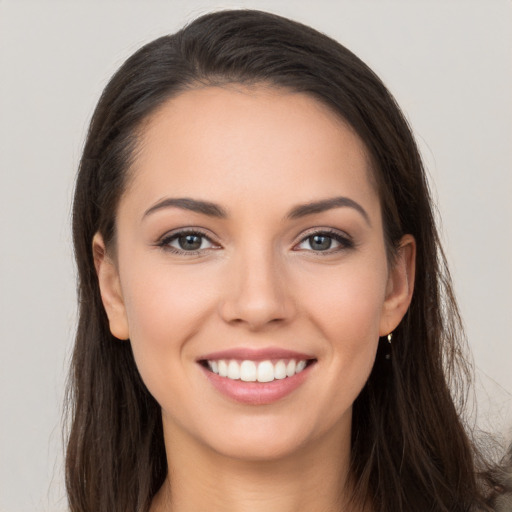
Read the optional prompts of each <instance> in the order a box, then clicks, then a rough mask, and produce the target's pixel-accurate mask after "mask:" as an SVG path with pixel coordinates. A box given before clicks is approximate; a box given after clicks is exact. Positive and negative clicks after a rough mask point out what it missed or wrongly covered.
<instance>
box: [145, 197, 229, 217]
mask: <svg viewBox="0 0 512 512" xmlns="http://www.w3.org/2000/svg"><path fill="white" fill-rule="evenodd" d="M164 208H181V209H182V210H190V211H192V212H196V213H202V214H203V215H208V216H209V217H218V218H220V219H225V218H226V217H227V216H228V215H227V213H226V210H224V209H223V208H222V207H221V206H219V205H217V204H215V203H210V202H209V201H200V200H197V199H190V198H188V197H178V198H173V197H168V198H165V199H162V200H161V201H158V203H156V204H154V205H153V206H151V207H150V208H148V209H147V210H146V211H145V212H144V215H143V218H144V217H146V216H148V215H151V214H152V213H154V212H157V211H158V210H163V209H164Z"/></svg>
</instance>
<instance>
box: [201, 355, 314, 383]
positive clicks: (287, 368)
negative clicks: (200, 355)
mask: <svg viewBox="0 0 512 512" xmlns="http://www.w3.org/2000/svg"><path fill="white" fill-rule="evenodd" d="M315 362H316V359H279V360H274V361H273V360H270V359H267V360H264V361H252V360H250V359H245V360H243V361H239V360H236V359H219V360H210V359H208V360H202V361H200V363H201V364H202V366H204V367H205V368H206V369H207V370H209V371H211V372H212V373H215V374H217V375H219V376H220V377H225V378H227V379H230V380H239V381H243V382H261V383H265V382H273V381H275V380H283V379H287V378H289V377H293V376H294V375H297V374H299V373H301V372H303V371H304V370H305V369H306V368H307V367H308V366H310V365H312V364H314V363H315Z"/></svg>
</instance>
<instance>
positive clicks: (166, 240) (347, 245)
mask: <svg viewBox="0 0 512 512" xmlns="http://www.w3.org/2000/svg"><path fill="white" fill-rule="evenodd" d="M186 236H197V237H200V238H201V239H202V240H207V241H208V242H209V243H210V244H211V245H212V247H208V248H204V249H201V248H199V249H196V250H191V251H187V250H183V249H178V248H177V247H173V246H172V245H171V243H172V242H174V241H175V240H178V239H179V238H181V237H186ZM315 236H323V237H327V238H329V239H331V240H334V241H335V242H337V243H338V244H339V246H338V247H335V248H334V249H331V248H330V247H329V248H328V249H326V250H324V251H315V250H314V249H305V251H306V252H311V253H314V254H315V255H321V256H326V255H330V254H335V253H338V252H341V251H344V250H348V249H353V248H354V247H355V244H354V241H353V240H352V239H351V238H350V237H349V236H348V235H342V234H341V233H340V232H338V231H335V230H332V229H316V230H313V231H310V232H309V233H307V234H306V235H305V236H303V237H302V238H301V240H300V241H299V243H297V244H295V245H294V247H293V250H295V251H301V250H304V249H296V248H297V247H298V246H300V245H302V244H303V243H305V242H307V241H308V240H311V239H312V238H313V237H315ZM156 245H157V246H158V247H160V248H162V249H164V250H165V251H168V252H171V253H173V254H178V255H186V256H197V255H200V254H202V253H204V251H208V250H212V249H218V248H220V246H219V245H218V244H216V243H215V242H214V241H213V240H212V239H211V238H210V237H209V236H208V235H207V234H206V233H204V232H203V231H201V230H198V229H182V230H180V231H175V232H172V233H169V234H166V235H165V236H163V237H162V238H161V239H160V240H159V241H158V242H157V244H156ZM201 245H202V242H201Z"/></svg>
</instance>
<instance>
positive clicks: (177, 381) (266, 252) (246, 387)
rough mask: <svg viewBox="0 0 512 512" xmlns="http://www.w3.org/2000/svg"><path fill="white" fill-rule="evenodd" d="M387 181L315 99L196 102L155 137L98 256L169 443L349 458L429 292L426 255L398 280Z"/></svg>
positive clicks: (167, 110)
mask: <svg viewBox="0 0 512 512" xmlns="http://www.w3.org/2000/svg"><path fill="white" fill-rule="evenodd" d="M370 175H371V170H370V168H369V163H368V158H367V156H366V154H365V148H364V146H363V144H362V142H361V140H360V139H359V138H358V137H357V136H356V135H355V134H354V132H353V131H352V130H351V129H350V128H349V127H347V125H346V124H344V123H343V122H341V121H340V119H339V118H338V117H337V116H335V115H334V114H333V113H332V112H331V111H329V110H328V109H327V108H326V107H324V106H323V105H322V104H320V103H319V102H317V101H316V100H314V99H312V98H311V97H308V96H307V95H304V94H299V93H289V92H284V91H280V90H276V89H271V88H263V87H258V88H251V89H248V88H242V87H241V86H240V87H235V86H228V87H208V88H202V89H197V90H191V91H187V92H185V93H182V94H180V95H179V96H177V97H175V98H173V99H171V100H169V101H168V102H167V103H166V104H165V105H164V106H163V107H162V108H161V109H160V110H159V111H158V112H157V113H156V114H155V115H154V116H153V117H152V118H151V119H150V120H149V122H148V123H147V124H146V125H145V127H144V128H143V134H142V137H141V144H140V150H139V151H138V152H137V156H136V159H135V163H134V165H133V168H132V175H131V179H130V181H129V184H128V188H127V191H126V192H125V193H124V195H123V197H122V199H121V202H120V205H119V209H118V216H117V239H116V251H115V257H113V258H112V259H111V258H110V257H109V256H108V254H107V253H106V252H105V250H104V247H103V242H102V240H101V237H100V236H99V235H97V236H96V237H95V240H94V251H95V255H96V264H97V269H98V275H99V280H100V285H101V290H102V296H103V301H104V304H105V307H106V310H107V313H108V316H109V320H110V326H111V330H112V332H113V334H114V335H115V336H117V337H118V338H121V339H125V338H129V339H130V343H131V344H132V347H133V353H134V357H135V361H136V364H137V367H138V369H139V371H140V374H141V376H142V378H143V380H144V382H145V384H146V386H147V388H148V389H149V391H150V392H151V394H152V395H153V396H154V397H155V399H156V400H157V401H158V403H159V404H160V406H161V408H162V417H163V424H164V430H165V434H166V440H168V439H182V440H183V439H186V440H188V441H189V442H191V443H192V444H193V445H195V446H197V447H201V449H207V450H213V451H214V452H216V453H217V454H223V455H227V456H230V457H236V458H247V459H261V458H272V457H280V456H285V455H289V454H292V453H294V451H296V450H299V449H301V448H302V447H305V446H308V445H311V444H314V443H316V442H318V441H319V440H335V439H336V440H340V439H344V440H345V441H346V442H347V443H348V439H349V435H350V425H351V410H352V404H353V402H354V400H355V398H356V397H357V395H358V394H359V392H360V391H361V389H362V387H363V385H364V384H365V382H366V380H367V378H368V376H369V374H370V371H371V369H372V365H373V362H374V358H375V353H376V350H377V344H378V339H379V336H382V335H387V334H388V333H389V332H390V331H392V330H393V328H394V327H395V326H396V325H397V324H398V323H399V321H400V319H401V318H402V316H403V314H404V313H405V310H406V308H407V306H408V304H409V300H410V295H411V289H412V284H411V283H412V266H413V256H414V254H413V253H414V242H413V241H412V240H411V239H410V237H406V238H404V240H403V248H402V249H401V250H400V252H399V255H398V257H397V264H396V266H394V267H393V268H389V266H388V262H387V259H386V247H385V243H384V237H383V227H382V219H381V213H380V204H379V199H378V195H377V192H376V190H375V188H374V186H373V184H372V182H371V176H370ZM226 373H227V375H226ZM333 442H334V441H333Z"/></svg>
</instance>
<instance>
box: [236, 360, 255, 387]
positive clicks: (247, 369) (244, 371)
mask: <svg viewBox="0 0 512 512" xmlns="http://www.w3.org/2000/svg"><path fill="white" fill-rule="evenodd" d="M257 378H258V369H257V368H256V363H255V362H254V361H242V364H241V365H240V379H241V380H243V381H245V382H255V381H256V379H257Z"/></svg>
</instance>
